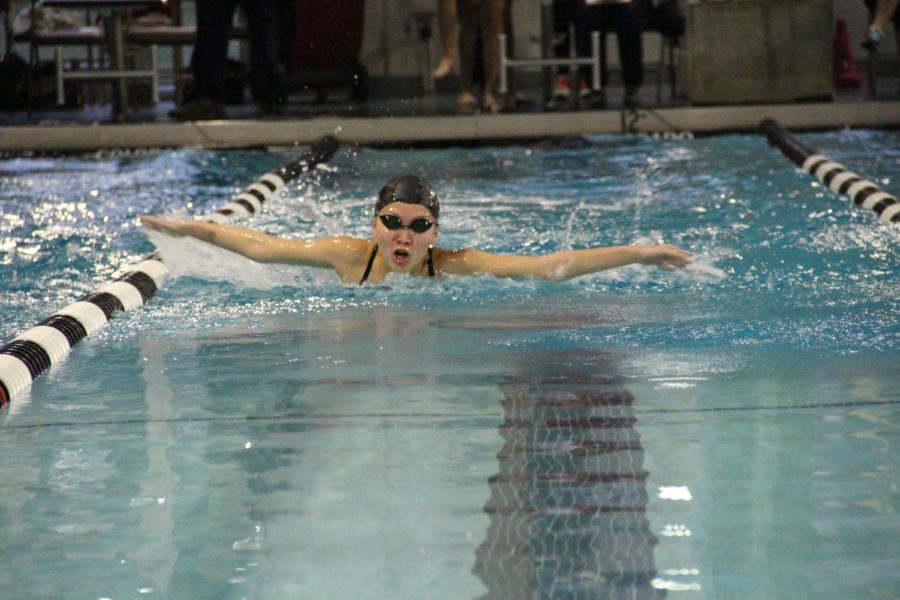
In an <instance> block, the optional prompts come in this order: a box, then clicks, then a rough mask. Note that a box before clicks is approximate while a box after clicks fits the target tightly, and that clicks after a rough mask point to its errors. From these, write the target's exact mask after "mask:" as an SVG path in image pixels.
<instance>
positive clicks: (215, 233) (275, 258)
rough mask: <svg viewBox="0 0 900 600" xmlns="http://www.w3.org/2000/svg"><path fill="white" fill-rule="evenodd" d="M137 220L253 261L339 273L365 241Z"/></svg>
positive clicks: (178, 221) (155, 219)
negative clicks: (293, 237) (296, 237)
mask: <svg viewBox="0 0 900 600" xmlns="http://www.w3.org/2000/svg"><path fill="white" fill-rule="evenodd" d="M141 223H142V224H143V225H144V227H146V228H148V229H153V230H156V231H165V232H167V233H171V234H174V235H189V236H191V237H195V238H197V239H199V240H203V241H204V242H209V243H210V244H213V245H215V246H218V247H219V248H224V249H226V250H230V251H232V252H236V253H237V254H240V255H241V256H245V257H247V258H249V259H250V260H254V261H256V262H262V263H286V264H295V265H305V266H310V267H331V268H333V269H335V270H336V271H338V273H339V274H341V275H342V276H343V274H344V272H345V271H347V270H349V269H352V268H353V265H354V263H355V261H358V256H359V254H360V249H359V248H358V246H360V245H362V246H365V244H366V242H365V241H364V240H358V239H355V238H348V237H341V236H333V237H327V238H321V239H317V240H288V239H284V238H279V237H275V236H271V235H266V234H264V233H260V232H259V231H253V230H252V229H246V228H243V227H230V226H227V225H218V224H216V223H207V222H204V221H192V220H188V219H167V218H163V217H156V216H152V215H143V216H141ZM363 251H364V250H363Z"/></svg>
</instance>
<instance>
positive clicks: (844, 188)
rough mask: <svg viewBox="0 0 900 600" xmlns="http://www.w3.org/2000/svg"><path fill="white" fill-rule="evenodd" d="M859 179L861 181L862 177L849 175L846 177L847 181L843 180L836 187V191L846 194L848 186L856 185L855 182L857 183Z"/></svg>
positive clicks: (848, 189)
mask: <svg viewBox="0 0 900 600" xmlns="http://www.w3.org/2000/svg"><path fill="white" fill-rule="evenodd" d="M860 181H863V178H862V177H851V178H850V179H848V180H847V181H845V182H844V183H842V184H841V186H840V187H839V188H838V193H839V194H842V195H844V196H846V195H847V192H848V191H850V188H851V187H853V186H854V185H856V184H857V183H859V182H860Z"/></svg>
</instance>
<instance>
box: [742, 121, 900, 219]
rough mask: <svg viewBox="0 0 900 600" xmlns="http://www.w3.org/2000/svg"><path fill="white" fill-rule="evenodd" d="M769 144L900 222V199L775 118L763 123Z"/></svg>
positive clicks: (881, 215) (835, 189)
mask: <svg viewBox="0 0 900 600" xmlns="http://www.w3.org/2000/svg"><path fill="white" fill-rule="evenodd" d="M759 128H760V131H761V132H762V133H763V134H764V135H765V136H766V138H767V139H768V140H769V144H770V145H772V146H775V147H776V148H778V149H779V150H781V152H782V154H784V155H785V156H787V157H788V158H789V159H790V160H791V162H793V163H794V164H795V165H797V166H798V167H800V169H802V170H803V171H805V172H806V173H808V174H810V175H812V176H813V177H816V178H817V179H818V180H819V181H821V182H822V183H823V184H825V187H827V188H828V189H830V190H831V191H832V192H834V193H835V194H840V195H843V196H847V197H848V198H850V199H851V200H852V201H853V203H854V204H856V205H858V206H862V207H863V208H868V209H870V210H873V211H875V213H876V214H877V215H878V218H879V219H881V220H882V221H885V222H886V223H900V200H897V198H896V197H894V196H892V195H890V194H888V193H887V192H885V191H884V190H882V189H881V188H879V187H878V186H877V185H875V184H874V183H872V182H871V181H869V180H868V179H865V178H864V177H862V176H860V175H857V174H856V173H854V172H853V171H850V170H849V169H848V168H847V167H845V166H844V165H842V164H840V163H836V162H834V161H833V160H831V159H829V158H828V157H827V156H825V155H823V154H819V153H818V152H816V151H815V150H813V149H812V148H810V147H809V146H806V145H805V144H803V143H801V142H800V141H799V140H798V139H796V138H795V137H793V136H792V135H791V134H789V133H788V132H787V131H785V130H784V128H782V127H781V125H779V124H778V122H777V121H775V120H774V119H765V120H763V121H762V122H760V124H759Z"/></svg>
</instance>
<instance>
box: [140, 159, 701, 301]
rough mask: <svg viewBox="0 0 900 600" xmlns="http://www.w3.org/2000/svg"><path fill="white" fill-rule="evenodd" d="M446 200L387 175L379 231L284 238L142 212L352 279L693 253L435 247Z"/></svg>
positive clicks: (566, 268) (528, 269)
mask: <svg viewBox="0 0 900 600" xmlns="http://www.w3.org/2000/svg"><path fill="white" fill-rule="evenodd" d="M439 216H440V201H439V199H438V196H437V193H435V191H434V188H432V186H431V184H429V183H428V182H427V181H425V180H424V179H421V178H419V177H416V176H415V175H401V176H399V177H394V178H393V179H391V180H390V181H388V182H387V183H386V184H385V186H384V187H383V188H382V189H381V191H380V192H379V193H378V200H377V202H376V203H375V217H374V220H373V222H372V239H370V240H364V239H360V238H353V237H347V236H330V237H325V238H321V239H317V240H290V239H284V238H278V237H274V236H270V235H266V234H264V233H259V232H257V231H253V230H251V229H245V228H242V227H229V226H225V225H217V224H215V223H207V222H203V221H190V220H180V219H166V218H161V217H155V216H149V215H147V216H142V217H141V222H142V223H143V224H144V226H145V227H147V228H149V229H154V230H158V231H165V232H168V233H172V234H175V235H190V236H193V237H195V238H198V239H201V240H204V241H206V242H209V243H211V244H214V245H216V246H219V247H220V248H225V249H226V250H231V251H232V252H237V253H238V254H240V255H242V256H245V257H247V258H249V259H251V260H254V261H257V262H262V263H285V264H296V265H305V266H310V267H323V268H331V269H334V270H335V271H336V272H337V274H338V275H339V276H340V277H341V279H342V280H343V281H345V282H347V283H351V282H359V283H360V284H363V283H365V282H366V281H373V282H379V281H384V279H385V277H387V275H388V274H389V273H407V274H409V275H413V276H417V277H434V276H436V275H443V274H448V275H493V276H495V277H542V278H544V279H548V280H550V281H563V280H566V279H572V278H573V277H578V276H579V275H586V274H588V273H595V272H597V271H603V270H606V269H613V268H615V267H622V266H625V265H629V264H635V263H637V264H644V265H657V266H658V267H660V268H661V269H664V270H666V271H674V270H675V269H680V268H683V267H686V266H687V265H689V264H690V262H691V253H690V252H687V251H685V250H682V249H680V248H676V247H674V246H670V245H668V244H662V245H631V246H612V247H609V248H589V249H585V250H566V251H562V252H553V253H552V254H544V255H540V256H519V255H515V254H494V253H491V252H484V251H482V250H476V249H474V248H463V249H461V250H447V249H444V248H437V247H435V243H436V242H437V239H438V233H439V227H438V218H439Z"/></svg>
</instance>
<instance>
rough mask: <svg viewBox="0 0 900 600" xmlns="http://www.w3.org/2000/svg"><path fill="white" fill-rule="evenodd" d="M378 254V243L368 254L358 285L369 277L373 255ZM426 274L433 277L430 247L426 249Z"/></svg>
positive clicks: (373, 259) (373, 262)
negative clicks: (367, 260)
mask: <svg viewBox="0 0 900 600" xmlns="http://www.w3.org/2000/svg"><path fill="white" fill-rule="evenodd" d="M377 254H378V244H375V247H374V248H372V254H370V255H369V262H368V263H367V264H366V270H365V272H364V273H363V276H362V279H360V280H359V285H362V284H364V283H365V282H366V280H367V279H368V278H369V273H371V272H372V265H373V264H375V256H376V255H377ZM428 276H429V277H434V260H433V259H432V257H431V248H429V249H428Z"/></svg>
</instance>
